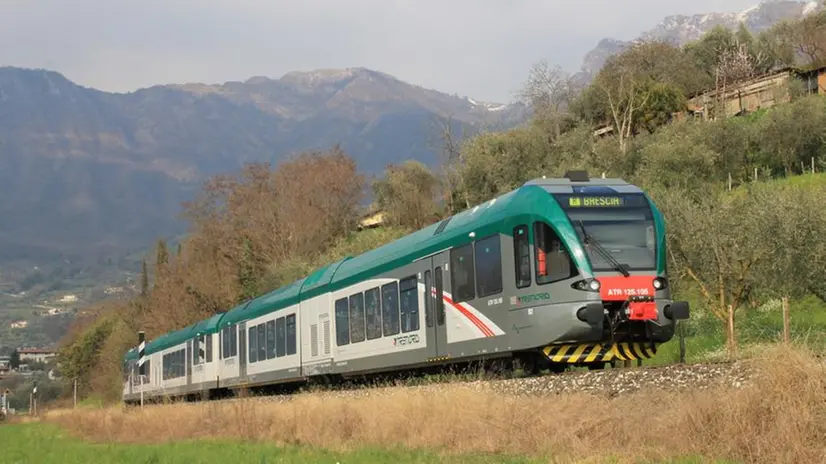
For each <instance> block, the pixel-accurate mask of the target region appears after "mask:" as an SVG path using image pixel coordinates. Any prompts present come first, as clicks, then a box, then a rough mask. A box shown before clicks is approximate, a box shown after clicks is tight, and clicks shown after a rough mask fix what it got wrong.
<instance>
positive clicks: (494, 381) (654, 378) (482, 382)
mask: <svg viewBox="0 0 826 464" xmlns="http://www.w3.org/2000/svg"><path fill="white" fill-rule="evenodd" d="M752 375H753V373H752V371H751V369H750V368H749V367H748V366H746V365H745V364H744V363H742V362H738V361H735V362H713V363H697V364H673V365H667V366H651V367H645V366H642V367H633V368H619V369H605V370H601V371H568V372H563V373H549V374H542V375H537V376H530V377H518V378H495V377H494V378H488V379H475V380H474V379H461V378H459V379H458V380H457V378H456V377H448V380H445V381H434V380H426V381H424V382H422V383H415V382H410V381H401V382H396V383H393V382H384V383H350V382H346V383H343V384H340V385H336V386H330V387H315V388H311V389H308V388H296V389H291V390H290V391H284V392H276V393H273V392H266V393H262V392H255V393H250V394H249V395H248V397H256V398H257V399H258V400H261V401H272V402H287V401H290V400H292V399H293V398H295V397H297V395H299V394H313V395H318V396H322V397H324V396H344V397H350V398H359V397H367V396H371V395H381V394H385V393H389V392H391V391H392V390H396V389H398V388H409V389H416V390H424V391H433V392H438V391H440V390H442V389H444V388H446V387H448V386H451V385H460V386H462V387H465V388H471V389H476V390H479V391H483V390H487V391H493V392H495V393H500V394H503V395H558V394H569V393H588V394H593V395H599V396H604V397H609V398H612V397H617V396H621V395H626V394H629V393H633V392H635V391H639V390H643V389H661V390H667V391H674V392H676V391H682V390H702V389H707V388H712V387H716V386H725V387H731V388H742V387H743V386H745V385H747V384H748V383H749V381H750V379H751V378H752ZM238 399H240V398H239V397H237V396H232V397H225V398H221V400H224V401H235V400H238Z"/></svg>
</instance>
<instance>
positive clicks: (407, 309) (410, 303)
mask: <svg viewBox="0 0 826 464" xmlns="http://www.w3.org/2000/svg"><path fill="white" fill-rule="evenodd" d="M399 307H400V309H401V311H400V314H401V329H402V333H407V332H412V331H414V330H419V281H418V280H417V279H416V276H412V277H408V278H406V279H403V280H402V281H400V282H399Z"/></svg>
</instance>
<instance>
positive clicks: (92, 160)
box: [0, 67, 521, 281]
mask: <svg viewBox="0 0 826 464" xmlns="http://www.w3.org/2000/svg"><path fill="white" fill-rule="evenodd" d="M0 102H1V104H0V159H1V160H2V164H3V169H2V170H0V214H2V217H3V221H1V222H0V260H2V261H6V262H9V261H15V260H19V259H26V260H27V261H30V262H34V263H38V262H41V263H42V262H49V261H53V260H56V259H61V258H62V259H65V260H68V261H70V262H76V261H77V260H78V259H84V260H91V261H92V262H98V261H100V260H101V259H104V260H105V259H110V258H113V259H117V258H118V257H119V256H122V255H123V253H124V252H128V251H130V250H134V249H136V248H141V247H145V246H146V245H148V244H149V243H151V241H152V240H153V239H154V238H156V237H157V236H160V235H165V236H170V235H174V234H179V233H181V232H182V230H183V224H182V223H181V222H180V220H179V219H178V218H177V214H178V213H179V210H180V203H181V202H182V201H184V200H188V199H190V198H191V197H192V194H193V192H194V191H195V190H196V189H197V188H198V187H199V182H200V181H201V180H202V179H203V178H204V177H205V176H209V175H213V174H216V173H224V172H232V171H236V170H238V168H239V167H240V166H241V165H242V164H243V163H246V162H251V161H269V162H273V163H277V162H278V161H279V160H282V159H284V158H285V157H287V156H288V155H289V154H291V153H294V152H296V151H300V150H308V149H326V148H329V147H330V146H332V145H334V144H337V143H340V144H341V146H342V147H343V148H344V150H345V151H346V152H347V153H348V154H350V155H351V156H352V157H353V158H354V159H355V160H356V161H357V162H358V164H359V167H360V169H361V170H363V171H365V172H367V173H376V172H378V171H380V170H381V169H383V167H384V166H385V165H386V164H387V163H391V162H396V161H401V160H405V159H409V158H412V159H417V160H420V161H423V162H425V163H428V164H433V163H435V162H436V161H437V153H436V147H434V146H433V143H434V142H436V138H437V137H438V135H439V134H438V131H436V130H435V127H434V123H435V120H436V118H437V117H441V118H447V117H450V118H452V119H453V120H454V121H455V122H456V123H457V124H463V125H466V126H470V127H479V126H481V125H486V126H504V127H507V126H512V125H513V124H514V121H518V120H519V118H520V117H521V116H520V109H519V108H517V107H514V106H505V105H497V104H481V103H477V102H475V101H473V100H471V99H468V98H461V97H458V96H451V95H447V94H443V93H440V92H436V91H433V90H428V89H424V88H421V87H417V86H414V85H411V84H407V83H405V82H402V81H400V80H398V79H395V78H393V77H392V76H388V75H386V74H382V73H379V72H375V71H372V70H368V69H363V68H353V69H345V70H319V71H312V72H306V73H300V72H293V73H288V74H286V75H285V76H283V77H281V78H280V79H269V78H264V77H255V78H252V79H249V80H247V81H245V82H228V83H225V84H221V85H206V84H185V85H163V86H155V87H151V88H147V89H141V90H138V91H136V92H133V93H128V94H113V93H106V92H101V91H98V90H95V89H90V88H85V87H81V86H78V85H76V84H75V83H73V82H71V81H69V80H68V79H66V78H65V77H64V76H62V75H61V74H59V73H57V72H52V71H44V70H30V69H19V68H12V67H5V68H0ZM1 280H2V279H0V281H1Z"/></svg>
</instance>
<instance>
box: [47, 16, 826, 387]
mask: <svg viewBox="0 0 826 464" xmlns="http://www.w3.org/2000/svg"><path fill="white" fill-rule="evenodd" d="M824 15H826V13H820V14H817V15H815V16H811V17H808V18H806V19H804V20H803V21H800V22H796V23H784V24H781V25H779V26H777V27H776V28H774V29H772V30H771V31H768V32H766V33H764V34H761V35H760V36H759V37H752V36H751V35H750V34H749V33H748V32H747V31H745V29H742V28H741V29H740V30H739V31H736V32H730V31H726V30H724V29H716V30H714V31H713V32H711V33H710V34H707V35H706V36H705V37H703V38H702V39H701V40H700V41H698V42H696V43H692V44H690V45H688V46H685V47H676V46H673V45H671V44H668V43H662V42H645V43H640V44H636V45H634V46H632V47H630V48H629V49H627V50H625V51H624V52H622V53H620V54H619V55H617V56H615V57H613V58H611V59H610V60H609V61H608V63H607V64H606V66H605V67H604V69H603V70H602V71H601V72H600V73H599V75H598V76H596V78H595V80H594V81H593V82H592V83H591V84H590V85H589V86H587V87H586V88H582V89H580V88H576V86H575V85H574V81H573V80H572V79H571V78H570V76H566V75H564V73H561V72H560V71H559V70H558V69H555V68H552V67H549V66H547V65H545V64H540V65H538V66H537V67H535V68H534V69H533V70H532V72H531V74H530V78H529V80H528V82H527V84H526V85H525V91H524V97H525V98H526V99H528V100H529V101H530V103H531V104H532V107H533V109H534V110H535V111H534V116H533V118H532V120H531V121H530V123H529V124H527V125H525V126H524V127H519V128H516V129H513V130H509V131H506V132H490V133H482V134H477V135H476V136H474V137H472V138H468V139H464V140H453V139H452V138H451V136H450V134H449V133H447V132H446V133H445V134H443V135H444V141H445V153H446V156H445V157H444V158H445V164H444V166H441V167H440V169H438V170H433V171H432V170H430V169H428V168H427V167H425V166H423V165H420V164H418V163H413V162H406V163H402V164H401V165H399V166H389V167H388V168H387V171H386V174H387V175H386V176H385V177H384V178H383V179H381V180H378V181H376V182H374V184H373V191H374V194H375V198H376V205H375V206H376V208H377V209H380V210H383V211H385V212H386V213H387V219H388V224H389V225H388V226H387V227H386V228H384V229H380V230H372V231H368V232H360V233H357V232H356V230H357V222H358V219H359V215H360V214H361V211H360V208H359V204H360V201H361V200H362V198H363V195H364V194H365V190H366V187H367V181H366V179H365V178H364V176H363V175H362V174H360V173H359V172H357V170H356V167H355V163H354V162H353V160H352V158H350V157H349V156H348V155H347V154H346V153H344V152H343V151H342V150H341V149H340V148H338V147H334V148H333V149H331V150H329V151H326V152H312V153H305V154H302V155H300V156H297V157H295V158H293V159H290V160H288V161H287V162H284V163H282V164H280V165H279V166H278V167H277V168H273V167H272V166H269V165H267V164H251V165H248V166H247V167H246V168H245V169H244V170H243V171H242V172H240V173H237V174H236V175H224V176H218V177H215V178H212V179H210V180H209V181H208V182H206V184H205V185H204V188H203V191H202V192H201V194H200V195H199V197H198V198H197V199H196V200H195V201H193V202H192V203H191V204H188V205H185V209H184V216H185V217H186V218H187V219H188V221H189V224H190V230H189V235H188V236H187V238H186V239H185V240H183V241H182V243H181V245H180V247H179V248H178V249H177V250H176V251H175V252H172V251H170V250H167V247H166V244H165V242H163V241H160V242H159V243H158V245H157V256H156V257H155V258H153V259H151V260H150V261H149V262H147V263H146V265H145V267H144V269H145V271H144V278H143V280H142V284H141V296H140V297H139V298H137V299H135V300H133V301H129V302H113V303H106V304H103V305H101V306H99V307H98V308H97V310H96V311H95V312H94V314H93V315H91V316H89V317H86V318H80V319H78V321H77V322H76V325H75V326H74V327H73V328H72V330H71V331H70V333H69V335H68V336H67V337H66V339H65V340H64V344H63V351H62V359H63V362H64V363H65V366H66V367H65V368H64V372H65V374H66V375H67V377H72V376H74V377H78V378H81V379H83V382H82V383H83V386H82V387H81V393H82V395H88V394H97V395H101V396H103V397H109V398H117V397H118V396H119V392H120V382H121V375H120V368H121V359H122V356H123V353H124V352H125V350H126V349H127V348H128V347H129V346H134V345H135V343H136V335H135V334H136V332H137V331H138V330H145V331H146V333H147V337H148V338H149V339H151V338H153V337H155V336H157V335H158V334H160V333H163V332H166V331H169V330H173V329H177V328H180V327H183V326H185V325H188V324H191V323H193V322H195V321H197V320H200V319H203V318H206V317H208V316H210V315H212V314H214V313H215V312H217V311H222V310H226V309H229V308H231V307H233V306H234V305H236V304H238V303H240V302H241V301H244V300H245V299H248V298H251V297H254V296H256V295H260V294H261V293H263V292H266V291H269V290H272V289H274V288H277V287H278V286H280V285H283V284H286V283H289V282H291V281H292V280H294V279H297V278H300V277H302V276H304V275H306V274H308V273H309V272H310V271H311V270H313V269H314V268H316V267H318V266H320V265H322V264H324V263H328V262H331V261H333V260H336V259H340V258H341V257H344V256H346V255H348V254H349V255H353V254H357V253H360V252H362V251H365V250H367V249H370V248H374V247H376V246H379V245H381V244H383V243H387V242H388V241H390V240H392V239H394V238H397V237H400V236H401V235H403V234H404V233H406V232H408V231H410V230H412V229H415V228H418V227H422V226H424V225H426V224H428V223H432V222H433V221H435V220H437V219H439V218H441V217H445V216H446V215H450V214H454V213H456V212H458V211H461V210H463V209H466V208H469V207H473V206H474V205H476V204H479V203H480V202H483V201H486V200H488V199H490V198H491V197H493V196H495V195H499V194H502V193H505V192H507V191H509V190H511V189H513V188H515V187H518V186H519V185H521V184H522V183H524V182H525V181H526V180H529V179H531V178H535V177H539V176H542V175H547V176H561V175H562V174H563V173H564V172H565V170H567V169H571V168H585V169H587V170H588V171H590V172H591V173H592V174H593V175H601V174H604V175H606V176H610V177H622V178H624V179H626V180H628V181H630V182H633V183H635V184H637V185H640V186H642V187H644V188H645V189H646V190H647V192H648V193H649V194H650V195H651V196H652V197H653V198H654V200H655V201H656V202H657V203H658V204H659V206H660V207H661V209H662V210H663V212H664V214H665V216H666V220H667V222H666V224H667V229H668V237H669V248H668V250H669V271H670V274H671V277H672V279H673V282H672V285H673V286H674V291H675V292H676V293H677V295H678V296H684V297H690V299H691V300H692V302H694V303H699V304H695V305H694V308H695V312H694V314H695V315H698V318H699V319H703V318H704V317H706V316H708V317H710V318H711V320H712V321H715V324H717V327H721V326H722V324H721V323H722V322H723V321H725V320H726V319H727V313H728V311H729V308H731V310H732V311H734V312H735V313H736V314H737V315H738V316H737V317H738V318H740V317H741V314H743V313H749V312H752V311H757V310H758V308H761V307H765V305H766V304H767V302H768V303H770V302H771V301H773V299H774V298H778V297H790V298H793V299H798V300H799V299H804V298H815V300H816V301H817V304H818V305H820V304H822V300H823V298H824V296H826V288H824V284H823V283H822V278H819V276H818V275H817V271H818V270H819V269H822V268H823V264H824V262H826V238H824V237H823V236H822V234H821V233H820V231H822V230H826V195H824V193H826V182H818V181H805V180H798V179H793V177H792V176H795V175H797V176H799V179H803V177H804V176H805V177H807V178H808V177H812V178H814V177H815V174H814V172H812V166H814V169H815V170H819V169H821V168H822V167H823V166H824V161H826V158H824V155H825V154H826V99H824V98H823V97H822V96H819V95H811V96H806V95H801V94H800V93H799V92H792V91H791V89H790V90H789V92H788V93H789V94H790V95H792V98H791V101H790V102H789V103H787V104H782V105H779V106H777V107H775V108H771V109H767V110H761V111H760V112H758V113H755V114H750V115H744V116H740V117H737V118H729V119H726V118H722V117H717V118H716V119H715V120H713V121H701V120H694V119H681V120H680V119H679V118H677V119H675V118H674V117H673V115H674V114H675V113H679V112H680V111H682V110H684V109H685V108H686V102H687V97H688V96H690V95H692V94H695V93H697V92H698V91H700V90H703V89H708V88H714V87H719V86H721V85H734V84H735V83H736V82H738V81H739V80H742V79H745V78H748V77H750V76H754V75H757V74H760V73H764V72H766V71H768V70H769V69H771V68H772V67H774V66H777V65H782V64H794V65H797V66H804V65H817V64H821V62H822V61H823V59H826V56H821V55H820V53H819V50H823V49H826V37H824V36H823V34H822V33H820V32H817V33H815V32H812V31H811V25H810V24H809V23H810V22H812V21H815V22H817V21H826V16H824ZM818 24H819V23H818ZM818 31H820V30H819V29H818ZM812 44H815V45H817V46H813V45H812ZM821 44H822V45H823V47H820V45H821ZM818 47H820V48H818ZM803 59H805V61H801V60H803ZM606 124H607V125H610V126H611V127H612V128H613V132H610V133H609V135H608V136H606V137H597V136H595V135H594V129H595V128H597V127H600V126H602V125H606ZM781 177H788V178H792V179H793V180H791V181H786V182H778V181H776V180H775V179H777V178H781ZM807 301H808V300H807ZM92 372H93V373H94V374H92Z"/></svg>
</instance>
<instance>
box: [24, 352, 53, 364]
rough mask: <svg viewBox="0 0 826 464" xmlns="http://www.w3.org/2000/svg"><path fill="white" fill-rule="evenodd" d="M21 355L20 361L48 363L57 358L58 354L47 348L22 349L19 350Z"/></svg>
mask: <svg viewBox="0 0 826 464" xmlns="http://www.w3.org/2000/svg"><path fill="white" fill-rule="evenodd" d="M17 352H18V353H20V361H21V362H23V361H31V362H42V363H45V362H48V361H49V360H50V359H52V358H54V357H55V356H57V352H56V351H54V350H49V349H45V348H21V349H19V350H17Z"/></svg>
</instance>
